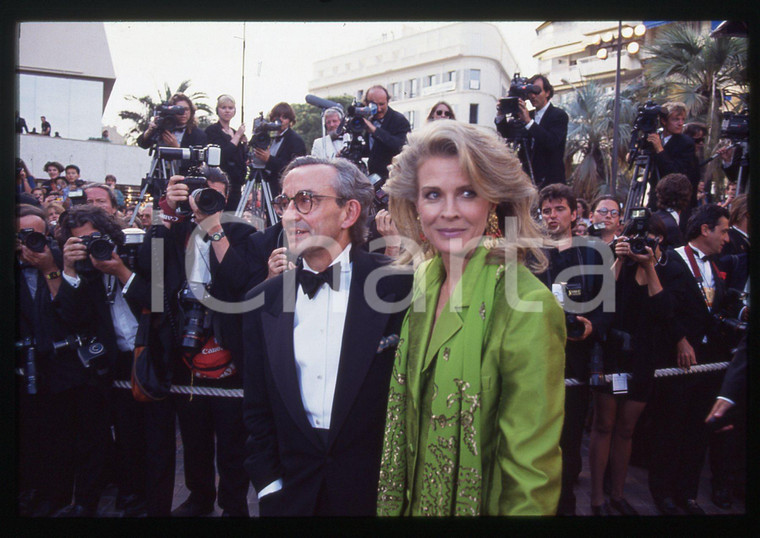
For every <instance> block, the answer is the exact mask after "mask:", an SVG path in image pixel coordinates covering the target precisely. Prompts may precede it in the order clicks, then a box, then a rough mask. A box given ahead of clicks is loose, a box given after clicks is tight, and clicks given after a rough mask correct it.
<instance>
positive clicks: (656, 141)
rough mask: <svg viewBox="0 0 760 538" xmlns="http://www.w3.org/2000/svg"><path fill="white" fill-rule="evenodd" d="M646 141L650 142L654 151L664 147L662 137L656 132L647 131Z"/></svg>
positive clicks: (659, 150)
mask: <svg viewBox="0 0 760 538" xmlns="http://www.w3.org/2000/svg"><path fill="white" fill-rule="evenodd" d="M647 142H649V143H650V144H652V147H653V148H654V151H655V153H660V152H661V151H664V150H665V148H664V147H663V146H662V139H661V138H660V135H659V134H658V133H649V135H648V136H647Z"/></svg>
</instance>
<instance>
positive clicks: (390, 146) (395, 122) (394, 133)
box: [367, 107, 412, 179]
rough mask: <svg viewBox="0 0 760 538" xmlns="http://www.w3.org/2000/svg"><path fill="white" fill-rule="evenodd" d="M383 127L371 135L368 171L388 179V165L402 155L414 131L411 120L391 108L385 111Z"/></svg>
mask: <svg viewBox="0 0 760 538" xmlns="http://www.w3.org/2000/svg"><path fill="white" fill-rule="evenodd" d="M381 122H382V123H381V125H380V127H378V128H377V129H376V130H375V132H374V133H373V134H371V135H370V139H374V140H373V141H372V144H371V145H372V148H371V149H369V153H368V154H367V155H368V156H369V161H368V162H367V170H368V171H369V174H370V175H371V174H377V175H379V176H380V177H381V178H383V179H387V178H388V165H389V164H391V161H392V160H393V157H395V156H396V155H398V154H399V153H401V148H402V147H403V145H404V144H405V143H406V135H408V134H409V132H410V131H411V130H412V128H411V126H410V125H409V120H407V119H406V117H404V115H403V114H402V113H401V112H397V111H395V110H393V109H392V108H391V107H388V109H387V110H386V111H385V115H384V116H383V119H382V120H381Z"/></svg>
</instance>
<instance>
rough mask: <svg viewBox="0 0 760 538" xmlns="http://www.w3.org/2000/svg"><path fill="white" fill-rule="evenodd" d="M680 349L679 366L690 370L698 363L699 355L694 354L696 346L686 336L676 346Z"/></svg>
mask: <svg viewBox="0 0 760 538" xmlns="http://www.w3.org/2000/svg"><path fill="white" fill-rule="evenodd" d="M676 348H677V350H678V366H679V367H680V368H683V369H684V370H689V369H690V368H691V365H692V364H695V365H696V364H697V356H696V355H695V354H694V348H693V347H691V344H690V343H689V341H688V340H687V339H686V337H685V336H684V337H683V338H681V339H680V340H679V341H678V344H677V346H676Z"/></svg>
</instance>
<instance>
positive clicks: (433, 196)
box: [425, 191, 439, 200]
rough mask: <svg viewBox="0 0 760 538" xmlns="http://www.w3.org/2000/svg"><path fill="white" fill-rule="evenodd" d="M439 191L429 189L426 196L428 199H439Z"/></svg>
mask: <svg viewBox="0 0 760 538" xmlns="http://www.w3.org/2000/svg"><path fill="white" fill-rule="evenodd" d="M438 196H439V193H438V192H437V191H428V192H426V193H425V198H426V199H428V200H437V199H438Z"/></svg>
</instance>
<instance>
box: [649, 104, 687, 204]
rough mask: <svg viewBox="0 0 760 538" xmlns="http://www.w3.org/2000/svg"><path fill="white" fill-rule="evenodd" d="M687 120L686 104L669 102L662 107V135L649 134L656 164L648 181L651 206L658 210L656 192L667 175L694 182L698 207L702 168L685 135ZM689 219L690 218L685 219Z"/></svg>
mask: <svg viewBox="0 0 760 538" xmlns="http://www.w3.org/2000/svg"><path fill="white" fill-rule="evenodd" d="M685 121H686V105H684V104H683V103H681V102H677V101H670V102H668V103H665V104H664V105H662V107H661V110H660V125H661V127H662V134H660V133H658V132H654V133H649V134H648V135H647V142H648V143H649V144H651V146H652V151H653V164H654V167H655V171H656V174H650V175H649V178H648V181H649V184H650V186H651V190H650V193H651V194H650V201H649V207H651V208H656V207H657V197H656V195H655V192H654V188H655V186H656V182H657V180H658V179H659V178H663V177H665V176H666V175H668V174H674V173H678V174H684V175H685V176H686V177H688V178H689V182H690V183H691V191H692V199H691V202H690V204H689V205H690V207H693V206H696V205H697V183H699V166H698V162H697V157H696V154H695V150H694V140H692V139H691V138H690V137H688V136H686V135H685V134H683V129H684V122H685ZM686 218H688V215H687V216H686Z"/></svg>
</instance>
